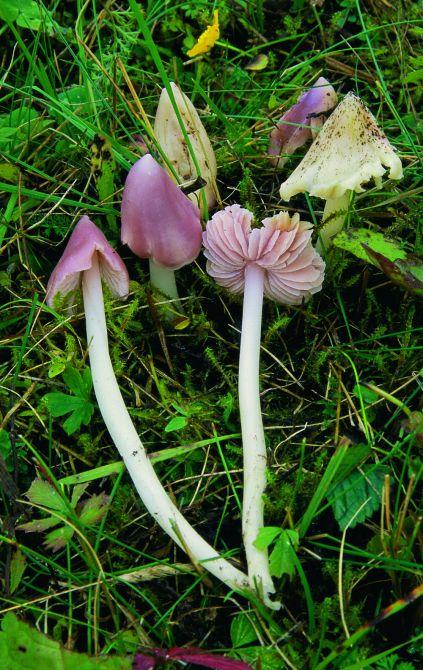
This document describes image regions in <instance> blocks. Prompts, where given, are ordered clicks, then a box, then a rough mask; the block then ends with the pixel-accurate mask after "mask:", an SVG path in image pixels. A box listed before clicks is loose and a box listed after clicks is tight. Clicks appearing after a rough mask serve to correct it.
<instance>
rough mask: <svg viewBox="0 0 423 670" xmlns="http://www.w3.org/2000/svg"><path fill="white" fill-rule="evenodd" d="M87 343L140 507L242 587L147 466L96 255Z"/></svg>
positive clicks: (242, 580)
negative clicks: (118, 366) (121, 379)
mask: <svg viewBox="0 0 423 670" xmlns="http://www.w3.org/2000/svg"><path fill="white" fill-rule="evenodd" d="M82 293H83V298H84V307H85V320H86V329H87V341H88V344H89V356H90V365H91V372H92V378H93V385H94V390H95V395H96V398H97V402H98V406H99V408H100V412H101V414H102V416H103V419H104V422H105V424H106V426H107V430H108V431H109V433H110V435H111V438H112V440H113V442H114V443H115V445H116V447H117V449H118V451H119V453H120V455H121V457H122V459H123V461H124V463H125V465H126V468H127V470H128V472H129V474H130V476H131V479H132V481H133V483H134V485H135V488H136V489H137V491H138V493H139V495H140V497H141V500H142V501H143V503H144V505H145V506H146V508H147V509H148V511H149V512H150V514H151V515H152V516H153V517H154V519H155V520H156V521H157V523H158V524H159V525H160V526H161V527H162V528H163V530H164V531H165V532H166V533H167V534H168V535H170V537H171V538H172V539H173V541H174V542H176V544H177V545H178V546H179V547H181V549H183V550H184V551H185V552H186V553H187V554H188V555H189V557H190V559H191V560H192V561H193V563H194V564H197V565H201V566H202V567H203V568H205V569H206V570H208V571H209V572H211V574H213V575H214V576H215V577H217V578H218V579H220V580H221V581H222V582H224V583H225V584H227V586H229V587H230V588H232V589H236V590H237V591H242V590H245V589H248V580H247V577H246V575H244V573H243V572H241V571H240V570H238V569H237V568H235V567H234V566H233V565H231V564H230V563H229V562H228V561H227V560H225V559H223V558H221V557H220V555H219V554H218V552H217V551H216V550H215V549H213V548H212V547H211V546H210V545H209V544H208V543H207V542H206V541H205V540H203V538H202V537H201V536H200V535H199V534H198V533H197V531H196V530H194V528H193V527H192V526H191V525H190V524H189V523H188V522H187V520H186V519H185V518H184V517H183V515H182V514H181V512H180V511H179V510H178V509H177V508H176V507H175V505H174V504H173V503H172V501H171V500H170V498H169V496H168V495H167V493H166V491H165V489H164V488H163V486H162V485H161V483H160V481H159V479H158V477H157V475H156V473H155V471H154V468H153V466H152V465H151V463H150V461H149V459H148V457H147V454H146V452H145V449H144V446H143V444H142V442H141V440H140V438H139V437H138V433H137V431H136V430H135V427H134V425H133V423H132V419H131V417H130V416H129V413H128V410H127V409H126V406H125V403H124V401H123V398H122V395H121V392H120V389H119V386H118V383H117V381H116V377H115V374H114V371H113V367H112V363H111V360H110V355H109V346H108V338H107V328H106V319H105V314H104V304H103V291H102V287H101V278H100V273H99V268H98V259H97V254H95V255H94V258H93V264H92V267H91V268H90V269H89V270H86V271H85V272H84V273H83V276H82Z"/></svg>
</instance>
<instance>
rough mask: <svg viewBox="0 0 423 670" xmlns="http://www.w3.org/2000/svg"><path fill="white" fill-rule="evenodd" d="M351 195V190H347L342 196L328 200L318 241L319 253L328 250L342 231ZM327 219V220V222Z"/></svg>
mask: <svg viewBox="0 0 423 670" xmlns="http://www.w3.org/2000/svg"><path fill="white" fill-rule="evenodd" d="M350 196H351V191H345V193H344V195H341V197H340V198H329V199H328V200H326V204H325V208H324V210H323V218H322V223H323V227H322V228H321V229H320V231H319V239H318V241H317V243H316V251H317V252H318V253H319V254H323V253H324V251H328V249H329V248H330V247H331V246H332V238H333V237H335V235H337V234H338V233H340V232H341V230H342V228H343V226H344V222H345V219H346V218H347V213H348V205H349V202H350ZM328 219H329V220H328ZM327 220H328V221H327ZM325 221H327V223H326V224H325Z"/></svg>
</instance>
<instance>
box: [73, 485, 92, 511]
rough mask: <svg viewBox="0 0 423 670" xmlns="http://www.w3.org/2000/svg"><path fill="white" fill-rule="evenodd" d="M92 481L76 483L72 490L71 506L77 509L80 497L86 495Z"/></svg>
mask: <svg viewBox="0 0 423 670" xmlns="http://www.w3.org/2000/svg"><path fill="white" fill-rule="evenodd" d="M89 484H90V482H81V483H80V484H76V485H75V486H74V487H73V490H72V498H71V506H72V507H73V508H74V509H75V507H76V505H77V503H78V501H79V499H80V498H81V496H82V495H84V493H85V490H86V488H87V487H88V486H89Z"/></svg>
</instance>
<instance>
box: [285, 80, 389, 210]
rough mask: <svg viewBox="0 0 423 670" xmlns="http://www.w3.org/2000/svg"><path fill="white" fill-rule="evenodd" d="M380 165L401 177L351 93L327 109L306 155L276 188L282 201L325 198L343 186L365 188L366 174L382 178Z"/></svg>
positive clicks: (371, 119)
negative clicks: (297, 197)
mask: <svg viewBox="0 0 423 670" xmlns="http://www.w3.org/2000/svg"><path fill="white" fill-rule="evenodd" d="M385 168H389V177H390V178H391V179H401V177H402V165H401V161H400V159H399V157H398V156H397V154H396V153H395V151H394V149H393V147H392V146H391V144H390V143H389V140H388V139H387V137H386V136H385V134H384V133H383V132H382V131H381V130H380V128H379V127H378V125H377V123H376V120H375V118H374V116H373V114H372V113H371V112H370V111H369V110H368V109H367V107H366V106H365V105H364V104H363V102H362V101H361V100H360V98H358V97H357V96H356V95H354V94H353V93H348V94H347V95H346V96H345V98H344V99H343V100H342V102H341V103H339V105H338V107H337V108H336V109H335V111H334V112H332V114H331V116H330V117H329V119H328V120H327V121H326V123H325V124H324V126H323V128H322V129H321V131H320V132H319V134H318V136H317V137H316V139H315V140H314V142H313V144H312V145H311V147H310V149H309V150H308V152H307V154H306V155H305V156H304V158H303V160H302V161H301V163H300V164H299V165H298V166H297V167H296V169H295V170H294V172H293V173H292V174H291V175H290V176H289V177H288V179H287V180H286V181H284V182H283V184H282V185H281V187H280V195H281V198H282V199H283V200H289V199H290V198H291V197H292V196H293V195H296V194H297V193H304V192H307V193H310V195H314V196H318V197H320V198H324V199H330V198H340V197H341V196H342V195H343V194H344V193H345V192H346V191H349V190H350V191H356V192H357V193H360V192H362V191H364V188H363V184H366V183H367V182H369V181H370V180H371V179H374V180H375V181H376V183H379V182H380V181H381V177H382V175H383V174H384V173H385V171H386V170H385Z"/></svg>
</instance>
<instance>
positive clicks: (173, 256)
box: [121, 154, 202, 270]
mask: <svg viewBox="0 0 423 670" xmlns="http://www.w3.org/2000/svg"><path fill="white" fill-rule="evenodd" d="M121 213H122V233H121V238H122V242H123V243H124V244H127V245H128V246H129V247H130V249H131V250H132V251H133V252H134V254H136V255H137V256H139V257H140V258H150V259H151V260H152V261H154V263H156V264H157V265H158V266H160V267H164V268H168V269H169V270H177V269H178V268H181V267H182V266H183V265H187V264H188V263H191V262H192V261H193V260H194V259H195V258H197V256H198V254H199V251H200V248H201V234H202V228H201V223H200V211H199V209H198V207H196V206H195V205H194V204H193V203H192V202H191V201H190V200H189V199H188V198H187V197H186V195H184V194H183V193H182V191H181V190H180V189H179V188H178V187H177V186H176V184H175V183H174V182H173V181H172V179H171V178H170V177H169V175H168V174H167V172H166V171H165V170H164V169H163V168H162V167H160V165H159V164H158V163H157V161H155V160H154V158H153V157H152V156H151V154H146V155H145V156H143V157H142V158H140V159H139V160H138V161H137V162H136V163H135V164H134V165H133V166H132V168H131V169H130V171H129V173H128V176H127V178H126V182H125V188H124V190H123V196H122V212H121Z"/></svg>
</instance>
